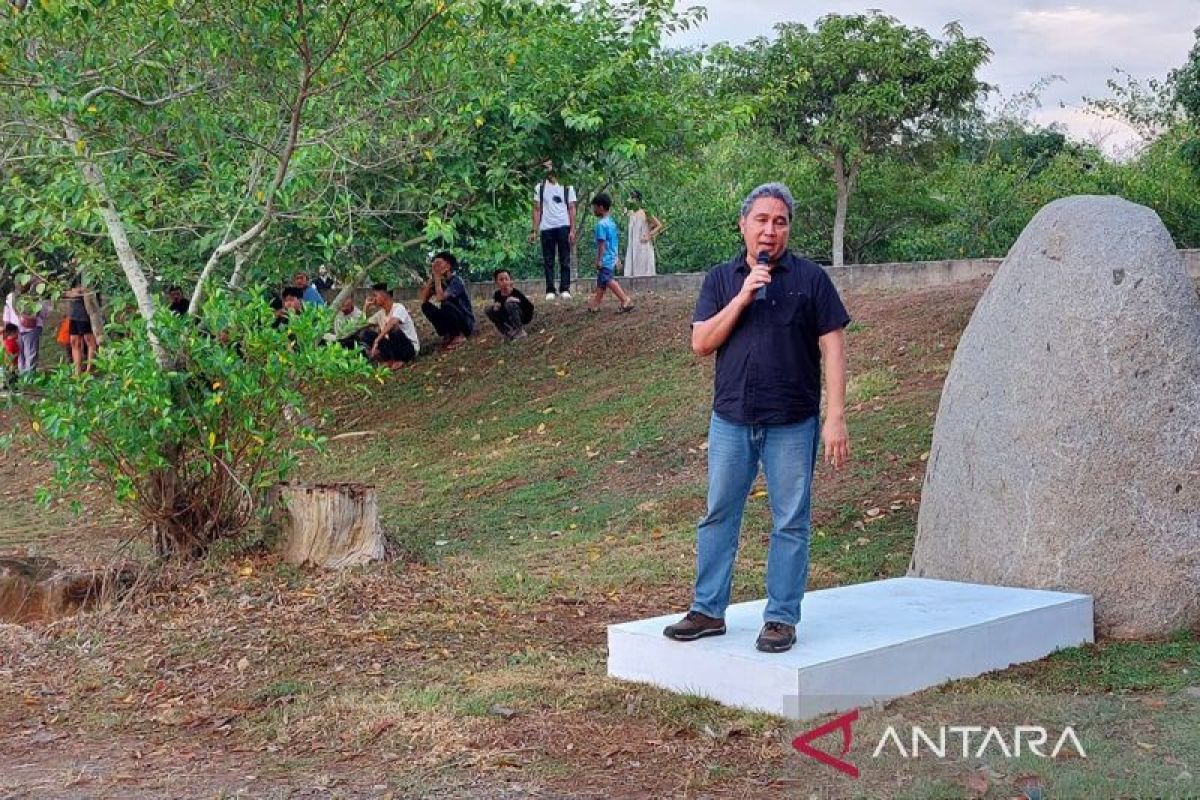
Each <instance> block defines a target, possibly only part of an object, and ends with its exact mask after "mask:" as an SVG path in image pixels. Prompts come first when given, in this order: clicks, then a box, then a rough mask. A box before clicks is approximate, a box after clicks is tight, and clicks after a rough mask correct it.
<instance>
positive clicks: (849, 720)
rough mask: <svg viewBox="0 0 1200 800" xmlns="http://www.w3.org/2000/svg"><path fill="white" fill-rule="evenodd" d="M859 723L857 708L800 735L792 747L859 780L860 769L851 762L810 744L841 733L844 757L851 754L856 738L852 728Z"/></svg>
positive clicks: (793, 740) (793, 741) (794, 740)
mask: <svg viewBox="0 0 1200 800" xmlns="http://www.w3.org/2000/svg"><path fill="white" fill-rule="evenodd" d="M857 721H858V709H857V708H856V709H854V710H853V711H850V712H848V713H846V714H843V715H842V716H840V717H838V718H837V719H834V720H830V721H829V722H826V723H825V724H824V725H821V726H819V727H816V728H813V729H812V730H810V731H805V732H804V733H802V734H800V735H799V736H797V737H796V738H795V739H792V747H794V748H796V751H797V752H799V753H802V754H804V755H806V756H808V757H809V758H815V759H816V760H817V761H820V762H821V763H822V764H825V765H826V766H830V767H833V768H834V769H836V770H837V771H838V772H844V773H845V774H847V775H849V776H850V777H851V778H857V777H858V767H856V766H854V765H853V764H851V763H850V762H849V761H845V760H843V759H841V758H838V757H837V756H834V755H830V754H829V753H826V752H825V751H824V750H818V749H817V748H815V747H813V746H812V745H811V744H810V742H812V741H814V740H816V739H820V738H821V737H822V736H825V735H826V734H830V733H833V732H834V731H841V732H842V752H841V753H840V755H842V756H844V755H846V754H847V753H849V752H850V744H851V742H852V741H853V738H854V732H853V730H852V729H851V727H850V726H851V725H853V724H854V723H855V722H857Z"/></svg>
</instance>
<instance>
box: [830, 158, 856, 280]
mask: <svg viewBox="0 0 1200 800" xmlns="http://www.w3.org/2000/svg"><path fill="white" fill-rule="evenodd" d="M850 169H851V173H850V174H847V170H846V154H845V152H843V151H842V150H841V149H840V148H839V149H837V150H834V151H833V179H834V180H835V181H836V182H837V206H836V209H835V210H834V212H833V252H832V253H831V258H832V261H833V265H834V266H835V267H840V266H842V265H843V264H845V262H846V209H847V208H848V207H849V205H850V192H851V191H853V188H854V187H853V173H852V171H853V167H851V168H850Z"/></svg>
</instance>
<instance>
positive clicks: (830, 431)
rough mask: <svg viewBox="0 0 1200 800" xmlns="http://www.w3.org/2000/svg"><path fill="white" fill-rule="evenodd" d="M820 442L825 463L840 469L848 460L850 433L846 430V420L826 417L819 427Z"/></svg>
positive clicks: (838, 417) (840, 417)
mask: <svg viewBox="0 0 1200 800" xmlns="http://www.w3.org/2000/svg"><path fill="white" fill-rule="evenodd" d="M821 441H822V443H823V444H824V445H825V463H826V464H829V465H830V466H832V467H833V468H834V469H841V468H842V466H843V465H845V463H846V462H847V461H848V460H849V459H850V433H849V431H847V430H846V418H845V417H843V416H840V415H835V416H827V417H826V418H825V424H824V425H823V426H822V427H821Z"/></svg>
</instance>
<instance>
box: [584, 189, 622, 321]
mask: <svg viewBox="0 0 1200 800" xmlns="http://www.w3.org/2000/svg"><path fill="white" fill-rule="evenodd" d="M611 209H612V198H611V197H609V196H608V195H607V194H604V193H603V192H601V193H600V194H598V195H596V196H595V197H594V198H592V213H593V214H595V215H596V220H597V222H596V291H595V292H593V293H592V296H591V298H590V299H589V300H588V311H599V310H600V303H601V301H603V300H604V290H605V289H611V290H612V293H613V295H614V296H615V297H616V298H617V300H618V301H620V303H621V307H620V308H618V309H617V313H622V312H625V311H632V310H633V301H632V300H630V299H629V295H627V294H625V291H624V290H623V289H622V288H621V284H619V283H617V281H616V279H615V278H614V277H613V273H614V271H615V269H616V266H617V223H615V222H613V220H612V217H611V216H609V213H608V212H609V211H610V210H611Z"/></svg>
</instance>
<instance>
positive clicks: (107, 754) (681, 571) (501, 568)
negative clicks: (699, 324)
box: [0, 284, 1200, 798]
mask: <svg viewBox="0 0 1200 800" xmlns="http://www.w3.org/2000/svg"><path fill="white" fill-rule="evenodd" d="M982 288H983V286H982V284H968V285H963V286H957V287H950V288H945V289H937V290H928V291H921V292H912V293H906V294H881V293H873V294H863V295H851V296H849V297H847V305H848V306H849V308H850V310H851V313H852V314H853V315H854V317H855V323H854V324H853V326H852V328H851V331H850V337H849V341H850V353H851V372H852V375H853V379H852V382H851V386H850V409H849V411H850V414H849V416H850V432H851V437H852V447H853V460H852V463H851V464H850V466H849V467H848V468H847V469H845V470H844V471H842V472H841V473H837V474H833V473H831V472H830V471H829V470H828V468H825V467H822V468H821V470H820V474H819V476H818V480H817V485H816V489H815V501H814V534H813V540H812V573H811V577H810V588H820V587H825V586H833V585H839V584H845V583H852V582H858V581H865V580H872V579H875V578H881V577H889V576H896V575H901V574H903V573H904V571H905V569H906V567H907V564H908V560H909V556H910V554H911V549H912V540H913V534H914V530H915V525H916V516H917V509H918V504H919V500H920V487H921V480H922V478H923V475H924V459H925V458H926V457H927V451H928V448H929V440H930V434H931V429H932V425H933V417H934V414H935V412H936V409H937V402H938V396H939V392H940V387H941V383H942V380H943V378H944V376H945V372H946V369H947V367H948V366H949V361H950V358H951V355H952V353H953V350H954V346H955V343H956V341H957V338H958V335H959V333H960V332H961V330H962V328H963V326H964V325H965V323H966V320H967V318H968V317H969V315H970V311H971V309H972V307H973V305H974V303H975V301H976V300H977V299H978V296H979V294H980V292H981V291H982ZM691 305H692V298H691V297H685V296H676V295H664V296H653V295H644V296H642V297H640V298H639V308H638V310H637V311H636V312H635V313H633V314H631V315H628V316H617V315H616V314H615V313H613V312H612V310H611V309H608V310H606V312H605V313H603V314H600V315H598V316H595V317H592V316H589V315H587V314H586V313H585V312H584V311H583V307H582V303H581V302H576V303H574V304H572V305H555V306H551V305H550V304H548V303H544V304H542V305H540V306H539V311H538V314H539V316H538V319H537V320H536V321H535V324H534V326H533V329H534V331H536V333H534V335H532V336H531V337H530V338H529V339H527V340H525V341H523V342H520V343H518V344H515V345H507V344H504V343H503V342H501V341H499V340H498V338H497V336H496V335H495V333H494V332H492V331H487V332H486V335H484V336H483V337H481V338H479V339H477V340H475V341H472V342H471V343H470V344H469V345H467V346H465V347H463V348H461V349H459V350H457V351H455V352H452V353H448V354H441V353H435V354H433V355H429V356H425V357H423V358H422V359H421V360H419V361H418V362H417V364H416V365H415V366H413V367H410V368H408V369H406V370H403V371H401V372H400V373H399V374H397V375H396V376H395V377H394V378H392V379H390V380H389V382H388V383H387V384H386V385H385V386H384V387H382V388H380V389H379V390H378V391H376V392H375V393H374V396H373V397H371V398H370V399H369V400H368V401H366V402H364V401H362V400H361V399H359V398H358V397H357V396H356V395H355V394H354V393H352V392H350V391H344V392H337V393H334V394H333V395H332V396H331V397H330V399H329V404H330V405H329V408H328V409H327V410H328V411H329V412H330V419H329V422H328V424H327V426H326V427H327V432H328V433H329V434H330V435H338V434H346V433H362V432H368V433H367V434H366V435H360V436H349V437H345V438H339V439H336V440H334V441H332V442H331V443H330V446H329V449H328V451H327V452H326V453H323V454H319V455H310V456H308V457H307V458H306V460H305V462H304V464H303V467H302V471H303V473H304V475H303V477H305V478H308V479H314V480H316V479H319V480H360V481H365V482H369V483H373V484H375V485H377V486H378V488H379V496H380V504H381V515H382V519H383V522H384V525H385V527H386V529H387V532H388V536H389V539H390V541H391V542H392V543H393V545H394V549H395V552H396V554H397V556H396V558H395V559H393V560H392V561H390V562H388V563H386V564H384V565H380V566H377V567H373V568H369V569H361V570H354V571H350V572H347V573H344V574H339V575H332V574H323V573H318V572H313V571H306V570H298V569H295V568H293V567H289V566H287V565H284V564H281V563H279V562H278V560H276V559H275V558H274V557H272V556H271V555H270V554H269V553H267V552H264V551H261V550H258V549H254V548H250V549H247V550H244V551H235V552H233V553H232V554H224V555H223V556H222V557H220V558H218V557H213V558H211V559H209V561H207V562H206V563H204V564H201V565H198V566H196V567H195V568H190V569H189V570H188V571H186V572H184V571H182V570H176V571H172V572H169V573H167V574H164V575H163V576H162V579H161V581H160V585H159V586H158V587H156V588H154V589H153V590H151V591H149V592H148V593H145V594H143V595H141V596H139V597H138V598H137V599H136V600H135V601H132V602H130V603H128V604H126V605H125V606H123V607H121V608H119V609H116V610H113V611H110V612H107V613H101V614H92V615H85V616H82V617H80V618H77V619H73V620H64V621H60V622H57V623H54V624H50V625H45V626H40V627H31V628H18V627H16V626H3V625H0V723H3V724H2V725H0V763H4V764H5V765H6V768H5V769H3V770H0V797H6V796H9V795H8V794H6V792H8V793H11V794H12V796H17V797H24V796H30V797H33V796H38V797H41V796H47V797H50V796H53V797H104V796H108V797H164V796H187V797H193V796H194V797H222V796H226V797H234V796H249V797H339V796H342V797H387V796H391V797H408V796H437V797H460V796H461V797H596V798H601V797H603V798H608V797H663V796H670V797H675V796H680V797H683V796H687V797H693V796H694V797H730V798H745V797H779V796H785V797H805V798H807V797H822V798H824V797H881V798H882V797H914V798H916V797H947V798H950V797H988V798H1009V797H1014V796H1016V797H1020V796H1022V793H1023V792H1032V791H1033V789H1032V788H1029V787H1034V786H1041V787H1042V788H1043V790H1044V791H1043V794H1042V796H1045V797H1086V798H1100V797H1117V796H1122V797H1129V796H1156V797H1184V796H1188V795H1189V794H1190V795H1193V796H1195V795H1200V786H1198V785H1197V781H1196V778H1195V777H1193V776H1197V775H1200V725H1197V724H1196V720H1197V719H1200V713H1198V712H1200V696H1197V695H1200V690H1197V688H1196V687H1198V686H1200V639H1198V637H1197V635H1196V634H1195V633H1194V632H1190V633H1189V632H1180V633H1179V634H1178V635H1177V636H1176V637H1174V638H1172V639H1169V640H1166V641H1157V642H1133V643H1123V642H1101V643H1099V644H1098V645H1096V646H1092V647H1087V648H1080V649H1075V650H1071V651H1067V652H1063V653H1060V654H1057V655H1056V656H1054V657H1052V658H1049V659H1046V660H1044V661H1042V662H1039V663H1037V664H1032V665H1025V666H1021V667H1017V668H1013V669H1010V670H1006V671H1003V672H999V673H994V674H991V675H987V676H983V677H981V678H978V679H975V680H971V681H963V682H959V683H955V684H951V685H948V686H946V687H942V688H940V689H937V690H933V691H929V692H924V693H921V694H919V695H916V696H914V697H910V698H905V699H903V700H900V701H896V702H894V703H890V704H887V705H886V706H885V707H882V708H879V709H872V710H868V711H866V712H864V714H863V722H862V728H861V730H856V745H855V748H854V750H853V751H852V754H851V756H850V757H851V758H852V759H854V760H855V761H856V763H858V765H859V766H860V767H861V769H862V776H861V778H860V779H859V780H857V781H851V780H850V779H848V778H841V777H839V776H838V775H837V774H836V773H834V772H832V771H830V770H829V769H828V768H827V767H824V766H822V765H820V764H818V763H816V762H814V761H812V760H809V759H805V758H803V757H802V756H800V755H798V754H797V753H796V752H795V751H794V750H792V748H791V747H790V741H791V738H792V737H793V736H795V735H796V733H797V732H798V731H799V730H800V728H801V727H807V726H799V725H795V724H793V723H790V722H787V721H784V720H780V719H777V718H773V717H769V716H766V715H760V714H749V713H745V712H739V711H736V710H731V709H727V708H722V707H720V706H718V705H716V704H714V703H711V702H707V701H703V700H699V699H697V698H693V697H686V696H680V695H675V694H670V693H667V692H663V691H659V690H656V689H651V688H648V687H644V686H638V685H632V684H625V683H620V682H616V681H611V680H608V679H607V678H606V677H605V669H604V662H605V656H606V654H605V646H604V629H605V625H607V624H609V623H611V622H617V621H624V620H628V619H631V618H635V617H641V616H647V615H650V614H659V613H666V612H668V611H670V610H672V609H678V610H680V611H682V610H684V609H685V608H686V606H687V603H688V600H689V599H690V588H691V579H692V569H693V560H694V537H695V529H694V526H695V522H696V520H697V518H698V517H699V516H700V513H701V511H702V509H703V503H704V487H705V448H706V442H705V436H706V430H707V419H708V407H709V400H710V391H711V363H710V362H707V361H702V360H700V359H697V358H695V357H694V356H693V355H692V354H691V352H690V350H689V348H688V345H687V336H688V321H689V319H690V311H691ZM423 333H424V334H426V335H427V336H428V334H429V332H428V331H427V330H426V331H423ZM3 424H4V425H5V426H7V427H13V426H19V425H20V424H21V422H20V420H19V419H17V418H16V417H15V416H14V415H12V414H11V413H9V414H8V415H7V416H6V417H4V419H3ZM45 476H46V467H45V465H44V463H42V462H41V461H40V460H39V459H38V458H37V457H36V456H31V457H29V458H28V459H21V458H18V457H17V456H16V455H15V454H14V453H11V452H10V453H9V454H6V455H5V458H4V460H3V462H0V498H2V503H3V507H2V508H3V510H2V511H0V553H3V552H9V551H14V550H16V551H27V552H38V553H45V554H47V555H51V556H55V557H59V558H61V559H63V560H67V561H71V560H78V561H82V560H94V559H98V558H111V557H113V556H114V553H116V552H121V553H123V554H128V553H129V552H134V553H136V552H138V547H139V546H138V545H133V546H130V545H127V544H122V543H125V542H127V541H128V540H130V539H131V538H133V539H135V540H136V531H134V530H133V529H132V528H131V527H130V523H129V522H128V521H127V520H126V519H125V518H124V517H123V516H122V515H121V514H120V513H119V512H118V511H116V510H114V509H110V508H108V507H107V506H106V505H105V504H104V502H103V500H102V498H100V497H98V496H95V495H92V494H88V493H85V494H83V495H82V499H83V500H84V501H85V506H86V507H87V514H86V516H85V517H83V518H76V517H74V516H72V515H71V513H70V511H69V509H68V508H67V505H66V504H65V503H64V504H60V505H55V506H52V507H51V508H50V509H45V510H44V509H40V508H37V507H36V506H35V505H34V504H33V502H32V491H33V487H34V486H36V485H37V484H38V483H39V482H40V481H42V480H44V479H45ZM756 488H762V487H756ZM768 529H769V513H768V510H767V505H766V499H765V493H763V492H760V491H756V492H755V493H754V494H753V496H752V498H751V501H750V507H749V510H748V513H747V515H746V522H745V527H744V532H743V546H742V550H741V553H740V557H739V564H738V573H737V578H736V581H735V586H734V592H735V596H734V600H735V601H741V600H748V599H753V598H756V597H758V596H761V593H762V584H763V569H764V566H765V544H766V537H767V533H768ZM122 547H124V549H123V550H121V549H120V548H122ZM939 721H940V722H942V723H943V724H982V725H985V726H986V725H991V724H994V725H998V726H1000V725H1010V726H1011V725H1012V724H1025V723H1028V724H1037V722H1038V721H1042V724H1046V725H1048V726H1050V727H1054V726H1058V727H1061V726H1062V725H1066V724H1072V725H1075V726H1076V729H1077V730H1079V731H1080V733H1081V736H1082V737H1083V740H1084V742H1085V744H1086V745H1087V746H1088V758H1087V759H1086V760H1085V759H1078V758H1065V757H1064V758H1060V759H1056V760H1039V759H1033V760H1030V759H1028V758H1026V759H1003V758H996V757H993V755H992V754H991V753H989V754H988V755H987V756H985V757H982V758H977V757H975V756H974V754H971V756H970V757H966V758H961V757H956V758H949V759H946V760H941V761H932V760H928V759H924V760H921V759H918V760H912V759H901V758H894V757H888V756H887V755H886V754H885V755H884V756H883V757H881V758H880V759H871V758H870V756H871V753H870V746H871V745H869V744H866V743H867V742H870V743H873V742H874V741H876V740H877V738H878V735H877V734H878V732H879V731H881V730H882V729H883V728H885V727H886V726H887V725H889V724H897V723H903V722H913V723H920V724H922V725H923V726H925V727H930V726H936V725H937V724H939Z"/></svg>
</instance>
